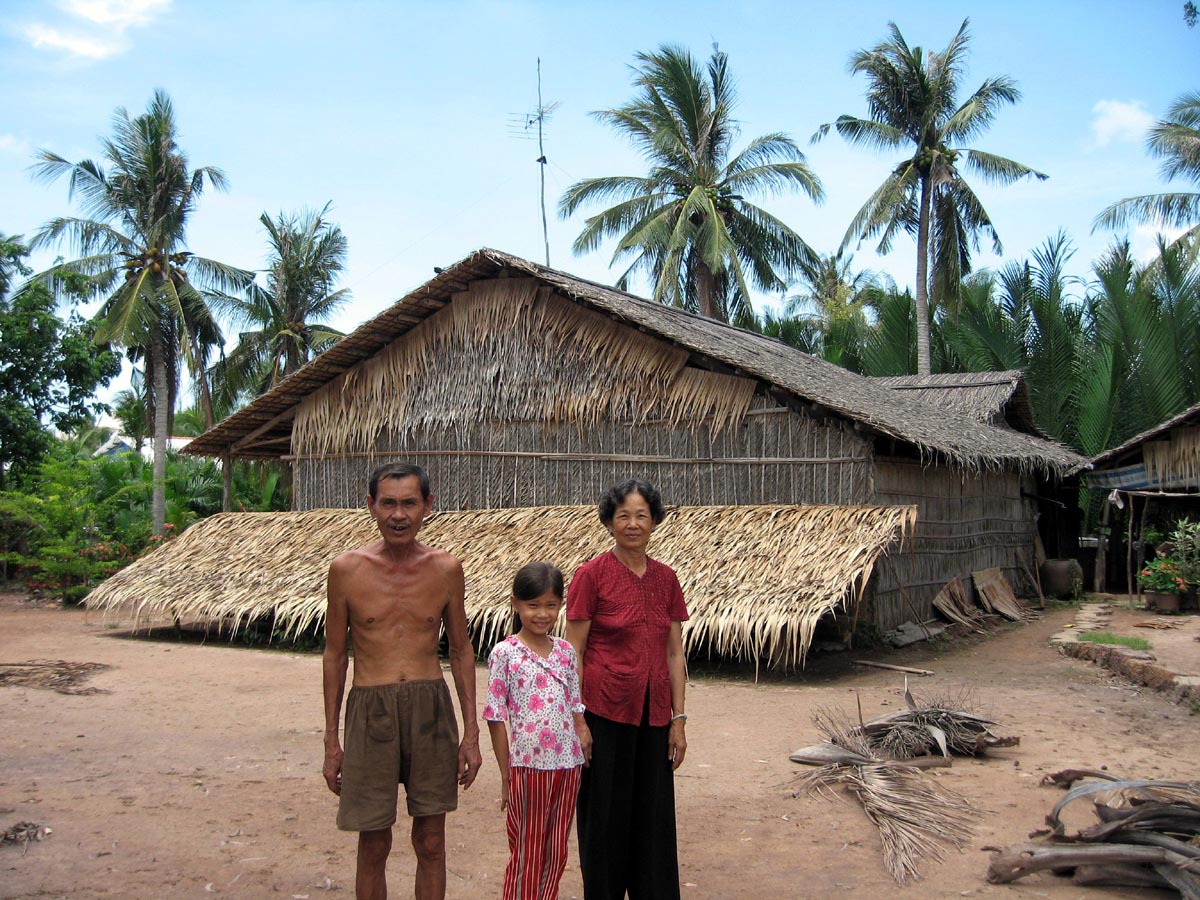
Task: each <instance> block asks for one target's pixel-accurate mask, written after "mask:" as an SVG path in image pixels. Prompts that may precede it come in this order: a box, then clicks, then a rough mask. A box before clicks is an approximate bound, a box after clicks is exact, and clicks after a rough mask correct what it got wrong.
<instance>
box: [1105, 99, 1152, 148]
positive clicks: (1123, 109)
mask: <svg viewBox="0 0 1200 900" xmlns="http://www.w3.org/2000/svg"><path fill="white" fill-rule="evenodd" d="M1092 113H1093V114H1094V115H1093V117H1092V126H1091V127H1092V139H1093V141H1094V143H1095V145H1096V146H1097V147H1107V146H1108V145H1109V144H1111V143H1112V142H1113V141H1133V142H1138V141H1141V140H1143V139H1144V138H1145V137H1146V132H1147V131H1149V130H1150V126H1151V125H1153V124H1154V118H1153V117H1152V116H1151V115H1150V113H1148V112H1146V109H1145V104H1144V103H1142V102H1141V101H1140V100H1139V101H1135V102H1133V103H1123V102H1121V101H1120V100H1101V101H1100V102H1099V103H1097V104H1096V105H1095V106H1093V107H1092Z"/></svg>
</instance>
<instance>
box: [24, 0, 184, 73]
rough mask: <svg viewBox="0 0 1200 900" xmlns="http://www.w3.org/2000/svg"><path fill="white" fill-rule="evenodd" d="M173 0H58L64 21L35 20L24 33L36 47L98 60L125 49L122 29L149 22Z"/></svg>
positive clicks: (130, 44)
mask: <svg viewBox="0 0 1200 900" xmlns="http://www.w3.org/2000/svg"><path fill="white" fill-rule="evenodd" d="M171 2H172V0H60V2H59V3H58V7H59V9H61V10H62V11H63V12H64V13H66V18H65V20H64V21H63V22H59V23H54V24H48V23H46V22H35V23H33V24H31V25H29V26H27V27H26V28H25V37H26V38H27V39H28V41H29V43H30V44H32V45H33V46H34V47H35V48H36V49H39V50H53V51H59V52H62V53H65V54H66V55H68V56H71V57H75V58H77V59H83V60H89V61H97V60H102V59H108V58H109V57H111V56H116V55H117V54H119V53H124V52H125V51H126V50H128V49H129V48H130V47H131V46H132V43H131V42H130V41H129V39H128V38H126V37H125V32H126V31H127V30H128V29H130V28H132V27H134V26H139V25H148V24H150V22H151V21H153V19H154V17H155V16H158V15H160V14H162V13H164V12H166V11H167V10H168V9H169V8H170V6H171Z"/></svg>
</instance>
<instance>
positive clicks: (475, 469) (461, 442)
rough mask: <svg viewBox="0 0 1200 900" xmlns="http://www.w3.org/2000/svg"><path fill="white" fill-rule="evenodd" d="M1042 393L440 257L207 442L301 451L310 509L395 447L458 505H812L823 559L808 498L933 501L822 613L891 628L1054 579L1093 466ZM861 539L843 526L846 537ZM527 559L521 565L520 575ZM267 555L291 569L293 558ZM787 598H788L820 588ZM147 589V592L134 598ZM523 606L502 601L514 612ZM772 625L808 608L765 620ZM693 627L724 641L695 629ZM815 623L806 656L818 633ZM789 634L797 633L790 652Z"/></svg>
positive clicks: (221, 450)
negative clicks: (873, 369)
mask: <svg viewBox="0 0 1200 900" xmlns="http://www.w3.org/2000/svg"><path fill="white" fill-rule="evenodd" d="M960 381H961V379H960ZM1023 391H1024V387H1023V382H1022V381H1021V380H1020V378H1019V376H1017V375H1014V373H988V376H987V377H983V376H980V377H977V378H976V379H975V380H974V381H973V382H970V383H968V382H967V381H961V383H959V384H957V385H955V384H951V383H948V382H945V381H944V380H943V381H940V382H936V383H929V384H919V383H915V382H912V380H906V379H896V380H891V382H890V383H889V382H884V381H882V380H878V379H869V378H863V377H861V376H859V375H856V374H854V373H852V372H849V371H847V370H844V369H841V368H839V367H837V366H835V365H832V364H830V363H826V362H824V361H823V360H820V359H817V358H815V357H812V356H809V355H807V354H805V353H802V352H800V351H798V350H795V349H793V348H791V347H788V346H786V345H785V344H783V343H781V342H779V341H776V340H773V339H770V338H766V337H763V336H761V335H758V334H755V333H752V332H749V331H745V330H742V329H739V328H735V327H732V326H730V325H726V324H723V323H720V322H715V321H712V320H710V319H705V318H702V317H700V316H697V315H693V314H691V313H688V312H686V311H684V310H680V309H676V308H673V307H669V306H663V305H660V304H657V303H653V302H650V301H647V300H643V299H641V298H638V297H635V296H633V295H632V294H629V293H625V292H622V291H618V290H615V289H613V288H611V287H606V286H604V285H600V284H596V283H593V282H590V281H586V280H583V279H580V278H576V277H573V276H571V275H568V274H566V273H563V272H559V271H557V270H554V269H549V268H546V267H543V266H539V265H536V264H534V263H531V262H529V261H527V260H524V259H520V258H518V257H514V256H511V255H508V254H505V253H501V252H499V251H495V250H486V249H485V250H479V251H477V252H475V253H472V254H471V255H470V256H468V257H466V258H465V259H463V260H461V261H459V262H458V263H455V264H453V265H450V266H447V267H446V268H444V269H441V270H438V271H437V274H436V275H435V277H434V278H432V279H430V280H429V281H428V282H426V283H425V284H423V285H421V286H419V287H418V288H416V289H415V290H413V291H411V292H410V293H409V294H408V295H407V296H405V297H404V298H403V299H401V300H400V301H398V302H397V303H395V304H394V305H393V306H391V307H390V308H389V309H387V310H385V311H384V312H382V313H380V314H379V315H378V316H376V317H375V318H374V319H372V320H371V321H369V322H367V323H366V324H364V325H363V326H361V327H360V328H359V329H357V330H356V331H355V332H353V333H352V334H350V335H348V336H347V337H346V338H344V339H343V340H342V341H341V342H339V343H338V344H337V345H336V346H334V347H333V348H331V349H330V350H328V351H326V352H325V353H324V354H322V355H321V356H320V357H318V358H317V359H315V360H314V361H312V362H311V363H309V364H308V365H307V366H305V367H304V368H303V369H301V370H300V371H299V372H297V373H295V374H293V375H292V376H290V377H289V378H288V379H286V380H285V381H283V382H282V383H281V384H279V385H278V386H276V387H275V388H274V389H273V390H272V391H270V392H268V393H266V394H264V395H263V396H261V397H259V398H258V399H257V400H255V401H254V402H253V403H251V404H250V405H249V406H247V407H246V408H245V409H243V410H241V411H239V412H238V413H236V414H234V415H233V416H230V417H229V418H228V419H226V420H225V421H223V422H221V423H219V424H218V425H217V426H215V427H214V428H212V429H210V430H209V431H208V432H206V433H205V434H203V435H201V436H200V437H198V438H196V439H195V440H194V441H193V442H192V443H191V444H190V445H189V446H188V448H187V450H186V451H185V452H187V453H192V454H201V455H211V456H219V457H223V458H226V459H229V458H233V457H242V458H257V459H280V460H285V461H287V462H288V463H290V464H291V466H292V467H293V471H294V484H295V503H296V508H297V511H299V512H307V511H316V510H323V509H357V508H361V507H362V505H363V499H364V494H365V488H364V485H365V483H366V478H367V474H368V473H369V472H370V470H371V469H372V468H373V467H375V466H376V465H378V464H380V463H381V462H384V461H390V460H395V459H402V460H411V461H415V462H419V463H421V464H423V465H424V466H425V467H426V468H427V469H428V470H429V472H430V475H431V477H432V480H433V484H434V488H435V494H436V502H437V506H438V508H439V509H441V510H446V511H463V512H471V511H483V510H496V509H525V508H558V507H577V506H581V505H585V504H592V503H594V501H595V499H596V497H597V496H598V495H599V494H600V492H601V491H603V490H604V489H605V488H606V487H608V486H609V485H610V484H612V483H613V482H615V481H618V480H620V479H622V478H626V477H629V476H630V475H637V476H639V477H643V478H647V479H649V480H650V481H652V482H654V483H655V484H656V485H657V486H658V487H659V488H660V490H661V491H662V493H663V496H664V498H665V500H666V501H667V502H668V503H669V504H673V505H679V506H681V507H686V508H689V509H693V510H694V509H704V508H716V509H729V510H737V509H739V508H743V507H746V508H758V509H765V508H772V507H774V508H779V509H788V510H798V511H799V512H797V513H796V517H793V518H789V519H788V521H790V522H792V523H793V526H795V530H794V531H793V532H792V538H791V540H792V541H794V546H793V547H791V548H789V552H790V551H791V550H794V551H796V552H798V553H800V554H801V555H803V554H805V553H809V554H815V555H817V556H818V557H820V556H822V555H823V554H826V553H828V552H829V545H828V543H827V542H815V541H814V538H813V534H814V532H812V531H811V529H806V528H801V527H799V526H797V525H796V523H797V522H799V521H800V519H802V518H803V517H804V515H805V513H804V510H809V511H810V512H809V513H807V514H808V515H811V516H817V515H824V513H823V512H822V510H825V509H828V508H841V509H842V510H844V511H845V513H846V515H845V516H843V517H840V519H842V520H844V521H847V522H849V521H857V519H856V518H855V515H854V513H855V511H856V510H864V511H865V510H870V509H881V510H882V509H892V510H912V511H914V512H915V522H912V521H911V517H908V516H902V517H901V518H902V519H903V520H904V521H906V522H909V523H910V524H911V530H910V540H909V541H908V543H907V546H906V548H905V550H904V551H903V552H900V549H899V538H900V536H901V535H902V534H903V533H905V532H906V531H908V530H909V529H908V527H907V526H906V527H903V528H897V527H895V525H896V521H897V520H896V519H895V518H894V517H893V518H888V517H887V516H882V515H881V516H879V517H878V521H879V522H884V521H885V520H886V521H887V522H888V523H890V524H888V526H887V527H886V528H884V529H883V530H884V531H887V532H888V538H887V541H886V542H884V543H883V544H882V545H880V544H878V541H876V540H875V538H872V539H871V540H868V541H866V542H865V543H863V542H860V543H858V544H854V543H848V544H847V546H851V547H858V546H861V547H862V552H861V553H859V554H858V555H857V557H856V558H857V559H858V560H859V562H860V563H861V566H859V568H858V569H857V575H855V576H854V577H849V578H846V579H842V580H840V581H839V585H838V586H837V587H825V588H822V590H823V591H824V594H823V597H824V599H823V600H822V601H821V603H820V604H818V606H819V607H820V610H821V613H824V612H828V611H829V610H830V609H833V608H834V607H836V606H838V605H842V604H844V605H846V606H847V607H849V608H852V609H853V611H854V613H855V614H857V615H859V616H860V617H862V618H867V619H869V620H870V621H872V622H874V623H875V624H876V625H877V626H878V627H879V628H881V629H888V628H892V627H895V626H896V625H899V624H900V623H902V622H904V621H905V620H908V619H921V618H929V617H930V616H931V601H932V599H933V597H934V596H935V594H936V593H937V591H938V590H939V589H940V588H941V587H942V586H943V585H944V584H945V583H946V582H947V581H949V580H950V579H951V578H953V577H954V576H955V575H965V574H968V573H970V572H972V571H976V570H980V569H986V568H1000V569H1003V570H1004V571H1005V572H1006V574H1007V575H1008V576H1009V578H1010V579H1016V580H1022V581H1023V580H1024V579H1025V573H1026V572H1027V571H1029V570H1031V568H1032V564H1033V554H1034V544H1035V536H1036V534H1037V529H1038V524H1037V501H1036V498H1037V497H1038V496H1039V493H1040V492H1044V490H1045V488H1046V486H1047V485H1053V484H1055V483H1056V482H1057V481H1058V480H1059V479H1061V478H1062V477H1063V476H1064V475H1065V473H1067V472H1068V470H1070V469H1072V468H1073V467H1075V466H1076V465H1079V464H1082V463H1085V460H1083V459H1081V458H1080V457H1078V456H1076V455H1075V454H1074V453H1072V452H1071V451H1069V450H1067V449H1066V448H1064V447H1062V446H1060V445H1059V444H1056V443H1054V442H1053V441H1050V440H1048V439H1047V438H1046V437H1045V436H1044V435H1042V434H1041V433H1040V432H1038V430H1037V429H1036V426H1034V424H1033V422H1032V418H1031V416H1030V415H1029V412H1028V402H1027V396H1026V395H1025V394H1023ZM968 396H969V397H970V398H971V399H966V398H968ZM1023 398H1024V399H1023ZM984 407H986V409H984ZM863 515H867V516H868V518H869V517H870V516H869V514H867V513H863ZM835 519H839V517H834V518H833V519H829V520H828V522H827V527H831V528H837V527H839V526H837V525H833V524H828V523H829V522H834V521H835ZM712 522H713V524H714V526H716V527H720V522H721V520H720V519H719V518H718V519H714V520H712ZM756 522H761V519H756V518H755V517H753V516H750V517H742V518H738V517H736V516H732V515H731V517H730V519H729V523H730V524H729V525H728V527H727V528H724V529H723V530H722V533H721V540H722V541H723V542H724V543H725V545H727V546H728V547H731V548H733V550H734V552H735V555H736V550H737V548H738V547H739V546H742V545H743V544H744V545H745V546H746V547H747V548H748V547H749V546H750V545H751V544H752V543H753V535H752V534H751V533H750V531H748V530H746V529H754V528H756V527H759V525H756V524H755V523H756ZM594 527H595V528H596V529H598V528H599V526H598V525H595V526H594ZM889 529H890V530H889ZM874 533H876V534H881V533H883V532H874ZM777 537H778V538H779V540H781V541H783V542H784V545H786V544H787V542H788V540H789V538H788V537H787V535H786V534H783V535H777ZM837 537H838V535H837V533H836V532H835V533H834V534H833V535H832V536H827V538H828V539H831V540H832V542H833V544H835V545H836V544H837V543H838V541H837ZM316 539H317V538H316V537H315V536H314V540H316ZM846 539H847V541H851V542H852V541H853V540H854V538H853V537H852V535H851V533H850V532H846ZM893 541H895V542H896V543H891V542H893ZM232 546H233V547H234V549H236V542H234V544H233V545H232ZM518 546H519V544H517V545H514V547H515V548H516V547H518ZM697 546H698V547H699V546H700V545H697ZM677 547H678V549H677V550H676V551H675V552H676V553H677V555H676V556H674V557H672V558H667V557H666V556H664V557H663V558H664V560H665V561H666V562H668V563H670V564H672V565H674V566H675V567H676V569H677V570H680V571H681V577H684V578H685V580H686V571H687V569H688V567H689V566H691V565H693V564H694V563H693V561H692V560H691V559H690V554H689V553H688V551H687V544H686V542H684V543H680V544H678V545H677ZM314 549H315V548H314ZM885 550H887V551H888V552H887V553H886V554H885V555H884V557H883V558H882V561H881V562H880V564H879V565H876V562H877V560H879V559H881V557H880V554H881V553H884V551H885ZM464 552H467V553H469V552H470V550H469V547H468V548H467V549H466V550H464ZM519 552H520V551H519V550H517V549H514V553H519ZM559 555H560V556H561V557H562V558H566V557H568V556H570V554H569V552H568V548H563V552H562V553H560V554H559ZM526 558H527V557H526ZM523 561H525V559H524V558H520V557H519V556H518V557H515V558H514V559H512V560H509V561H508V562H509V563H510V564H511V565H510V566H509V567H507V569H506V571H511V570H512V569H515V568H516V565H519V563H520V562H523ZM261 563H262V564H263V565H267V566H270V565H272V562H271V559H270V557H269V555H268V556H264V557H261ZM748 570H754V571H756V572H758V573H759V575H760V576H762V577H765V578H767V579H768V580H769V579H771V578H776V577H781V576H782V573H781V572H779V569H778V560H773V559H772V558H770V557H769V556H765V557H762V556H760V557H757V558H756V562H755V563H754V565H752V566H741V567H739V571H740V572H741V573H742V575H743V577H744V576H745V575H746V572H747V571H748ZM148 573H149V568H148V567H147V570H146V572H144V573H142V574H144V575H148ZM137 574H138V573H133V575H137ZM568 574H569V573H568ZM863 576H866V578H865V581H863ZM856 578H857V579H859V580H860V581H861V582H862V588H860V589H855V588H854V584H855V583H856ZM783 580H784V581H786V580H787V579H783ZM789 584H790V582H789ZM176 589H177V591H178V592H179V594H180V595H181V596H186V595H187V594H188V592H189V587H188V586H187V585H184V584H179V585H178V586H177V588H176ZM697 590H701V591H703V587H702V585H700V584H699V583H697ZM786 590H787V591H792V592H793V593H792V594H789V595H786V596H783V597H782V598H781V602H782V603H784V604H785V605H786V604H788V603H791V602H792V601H793V600H794V599H796V598H797V597H798V596H799V595H797V594H795V593H794V591H795V587H794V586H790V587H788V588H786ZM133 591H134V588H133V586H131V585H127V586H126V587H125V588H124V589H123V593H122V596H125V597H126V598H128V597H131V596H132V592H133ZM735 594H736V585H732V584H731V585H729V586H726V587H723V588H722V589H721V592H720V593H719V595H718V596H715V597H714V598H707V597H706V598H703V599H702V598H700V597H697V598H696V602H698V603H700V604H701V605H704V606H706V608H709V609H712V610H714V611H719V610H720V609H721V602H720V601H721V600H722V599H723V600H725V601H726V602H727V603H736V596H734V595H735ZM106 597H107V599H105V597H102V598H100V599H101V600H104V601H105V602H121V601H120V597H117V596H116V595H115V594H114V593H111V592H110V593H109V594H108V595H106ZM503 600H504V596H503V595H501V596H499V597H492V598H487V599H486V600H484V601H481V602H484V603H485V605H486V604H489V603H490V604H492V605H497V604H499V605H500V606H501V608H502V605H503ZM860 600H861V601H862V602H861V603H860V602H859V601H860ZM312 602H313V603H315V604H317V605H318V607H319V604H320V603H321V599H320V597H317V598H314V599H313V601H312ZM738 608H739V610H740V609H741V605H740V604H739V605H738ZM809 609H810V616H811V614H812V610H815V609H817V607H816V606H810V607H809ZM714 614H716V612H714ZM753 619H754V612H753V610H752V609H751V610H750V611H749V619H748V620H747V621H746V622H744V623H742V624H739V625H738V626H737V627H738V628H742V629H743V630H746V631H747V632H749V631H752V630H753V627H754V626H752V625H751V624H749V623H750V622H751V621H752V620H753ZM760 619H761V621H762V622H764V623H765V622H769V621H772V620H774V621H776V622H780V623H783V622H785V621H787V616H786V615H782V616H774V617H772V616H771V615H770V614H769V613H768V612H767V611H766V610H765V609H764V610H763V611H762V615H761V616H760ZM689 627H690V628H691V629H693V630H694V631H695V632H696V634H700V633H705V634H716V633H717V630H708V631H706V630H705V629H704V628H702V627H701V626H700V624H699V623H697V622H696V621H695V620H693V623H692V624H691V625H690V626H689ZM731 627H732V626H731ZM804 633H805V636H806V640H805V642H803V648H801V650H800V651H799V653H798V656H802V654H803V650H804V649H806V648H807V636H809V635H811V628H805V629H804ZM789 641H790V638H788V639H781V638H779V636H778V635H777V639H776V644H777V645H778V646H787V645H790V644H789ZM769 643H770V642H768V644H769ZM690 646H692V648H693V649H700V647H701V644H700V643H696V642H695V641H693V643H692V644H691V645H690ZM704 646H707V647H708V648H709V649H710V650H711V649H713V646H714V645H713V644H712V643H711V642H709V643H706V644H704ZM741 646H742V649H741V650H739V652H738V655H752V654H753V653H758V652H760V651H761V649H762V648H763V647H765V646H767V644H764V643H763V642H761V641H747V642H744V643H743V644H742V645H741ZM754 648H758V649H757V650H756V649H754ZM789 655H790V654H789Z"/></svg>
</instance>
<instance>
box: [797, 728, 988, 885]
mask: <svg viewBox="0 0 1200 900" xmlns="http://www.w3.org/2000/svg"><path fill="white" fill-rule="evenodd" d="M813 721H814V723H815V724H816V726H817V727H818V728H819V729H820V730H821V731H823V732H824V733H825V734H826V736H827V737H828V738H829V740H828V742H827V743H826V744H824V745H819V747H827V748H832V749H831V750H830V751H829V754H830V756H829V758H830V759H832V760H833V761H831V762H829V763H827V764H826V765H822V766H820V767H819V768H817V769H813V770H812V771H810V772H805V773H804V774H802V775H800V776H799V777H798V778H796V780H795V781H794V784H795V788H796V789H795V793H794V795H795V796H799V795H800V794H802V793H822V794H823V793H827V792H828V791H829V790H831V789H832V788H835V787H843V788H845V789H846V790H847V791H848V792H849V793H851V794H853V795H854V797H855V798H856V799H857V800H858V801H859V802H860V803H861V804H862V807H863V811H864V812H865V813H866V814H867V818H869V819H870V820H871V822H872V823H873V824H874V825H875V827H876V828H878V829H879V838H880V841H881V842H882V843H883V860H884V864H885V865H886V866H887V870H888V872H889V873H890V874H891V876H892V878H893V879H895V881H896V883H897V884H907V883H908V882H909V880H911V879H916V878H920V877H921V873H920V871H919V869H918V868H917V864H918V862H919V861H920V860H921V859H922V858H925V857H932V858H933V859H936V860H940V859H942V846H943V845H947V844H948V845H951V846H955V847H960V848H961V847H962V846H964V845H965V844H966V842H967V839H968V838H969V836H970V833H971V830H972V828H973V827H974V825H975V822H976V820H977V819H978V818H979V816H980V811H979V810H977V809H975V808H974V807H973V806H971V804H970V802H969V801H968V800H967V799H966V798H965V797H962V796H961V795H959V794H957V793H955V792H954V791H952V790H950V789H949V788H946V787H943V786H942V785H940V784H938V783H937V781H935V780H934V779H933V778H932V777H930V776H928V775H925V774H924V773H923V772H922V771H921V770H920V769H919V768H916V767H915V766H913V765H910V764H908V763H905V762H899V761H896V760H891V759H880V758H879V757H878V756H877V755H876V754H875V753H874V751H873V750H872V748H871V746H870V743H869V740H868V738H867V736H866V734H865V733H864V731H863V730H862V728H861V727H860V726H856V725H855V724H854V722H853V721H851V719H850V718H849V717H848V716H847V715H846V714H845V713H843V712H840V711H837V710H831V709H825V708H822V709H818V710H817V711H816V712H815V713H814V714H813ZM798 752H803V751H798ZM792 758H793V759H795V756H793V757H792Z"/></svg>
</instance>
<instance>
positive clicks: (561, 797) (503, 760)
mask: <svg viewBox="0 0 1200 900" xmlns="http://www.w3.org/2000/svg"><path fill="white" fill-rule="evenodd" d="M512 606H513V611H514V612H515V613H516V614H517V617H518V618H519V619H520V621H521V628H520V630H519V631H518V632H517V633H516V634H514V635H512V636H511V637H508V638H505V639H504V640H503V641H501V642H500V643H499V644H497V645H496V646H495V648H494V649H493V650H492V653H491V656H490V657H488V697H487V705H486V706H485V707H484V708H483V718H484V719H485V720H487V723H488V729H489V731H491V736H492V750H493V751H494V752H495V754H496V762H497V764H498V765H499V766H500V808H501V809H507V810H508V849H509V851H510V852H511V854H512V855H511V857H510V858H509V861H508V867H507V868H506V869H505V870H504V894H503V898H504V900H555V898H556V897H558V882H559V879H560V878H562V873H563V869H565V868H566V865H567V833H568V832H569V831H570V828H571V820H572V819H573V818H574V815H575V796H576V794H577V793H578V792H579V771H580V766H582V765H583V764H584V762H585V748H587V747H589V746H590V744H591V738H590V736H589V735H588V730H587V725H586V724H584V720H583V703H582V702H580V699H579V671H578V669H577V668H576V661H575V651H574V649H572V647H571V645H570V644H568V643H567V642H566V641H564V640H563V639H562V638H556V637H551V635H550V629H551V628H553V627H554V623H555V622H557V621H558V614H559V612H560V611H561V609H562V606H563V577H562V573H561V572H560V571H558V569H556V568H555V567H554V566H552V565H550V563H544V562H534V563H529V564H528V565H526V566H523V567H522V568H521V570H520V571H519V572H517V576H516V578H514V579H513V591H512ZM506 721H507V722H508V729H507V730H506V729H505V722H506Z"/></svg>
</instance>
